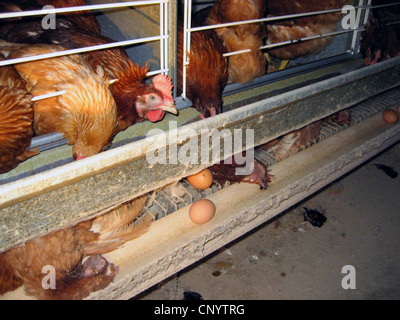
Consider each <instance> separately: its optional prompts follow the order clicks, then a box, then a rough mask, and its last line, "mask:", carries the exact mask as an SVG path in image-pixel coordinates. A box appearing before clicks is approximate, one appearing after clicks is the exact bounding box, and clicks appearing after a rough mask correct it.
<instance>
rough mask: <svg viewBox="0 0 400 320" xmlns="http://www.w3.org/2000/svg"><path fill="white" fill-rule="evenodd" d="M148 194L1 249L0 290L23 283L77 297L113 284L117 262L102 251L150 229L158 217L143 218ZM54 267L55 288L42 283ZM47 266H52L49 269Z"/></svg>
mask: <svg viewBox="0 0 400 320" xmlns="http://www.w3.org/2000/svg"><path fill="white" fill-rule="evenodd" d="M146 202H147V197H146V196H142V197H138V198H136V199H134V200H132V201H131V202H130V203H128V204H125V205H122V206H120V207H119V208H117V209H115V210H112V211H110V212H108V213H106V214H104V215H102V216H99V217H97V218H94V219H92V220H89V221H85V222H81V223H79V224H78V225H76V226H74V227H70V228H66V229H62V230H59V231H55V232H53V233H50V234H48V235H46V236H44V237H40V238H36V239H33V240H30V241H28V242H27V243H26V244H25V245H24V246H21V247H16V248H13V249H10V250H8V251H6V252H4V253H1V254H0V294H4V293H6V292H8V291H11V290H15V289H17V288H18V287H20V286H21V285H24V287H25V292H26V293H27V294H28V295H30V296H33V297H35V298H37V299H46V300H60V299H62V300H77V299H83V298H85V297H87V296H88V295H89V294H90V293H91V292H94V291H97V290H100V289H103V288H105V287H106V286H108V285H109V284H110V283H111V282H112V281H113V279H114V277H115V275H116V274H117V273H118V267H117V266H115V265H113V264H112V263H109V262H108V261H107V260H106V259H105V258H104V257H102V256H101V254H105V253H108V252H110V251H113V250H115V249H117V248H119V247H120V246H121V245H122V244H124V243H125V242H126V241H129V240H132V239H134V238H137V237H139V236H140V235H142V234H143V233H145V232H146V231H147V230H148V228H149V227H150V225H151V223H152V221H153V218H152V217H151V216H150V215H148V214H146V215H144V216H143V217H142V218H140V219H139V220H137V219H136V218H137V217H138V216H139V215H140V214H141V213H142V209H143V207H144V206H145V204H146ZM86 257H89V258H88V259H87V260H84V259H85V258H86ZM46 266H50V267H53V268H54V270H55V276H56V279H55V288H54V289H53V288H48V289H45V288H43V285H42V281H43V280H44V277H45V276H46V274H47V272H48V271H46V272H44V271H43V267H46ZM45 270H47V269H45Z"/></svg>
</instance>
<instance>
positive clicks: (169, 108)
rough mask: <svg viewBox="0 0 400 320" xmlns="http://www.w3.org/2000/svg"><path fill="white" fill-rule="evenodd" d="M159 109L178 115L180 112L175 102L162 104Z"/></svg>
mask: <svg viewBox="0 0 400 320" xmlns="http://www.w3.org/2000/svg"><path fill="white" fill-rule="evenodd" d="M159 109H160V110H163V111H165V112H169V113H172V114H174V115H177V114H178V113H179V111H178V109H177V108H176V107H175V103H173V102H171V103H168V104H165V105H163V106H160V107H159Z"/></svg>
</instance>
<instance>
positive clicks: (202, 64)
mask: <svg viewBox="0 0 400 320" xmlns="http://www.w3.org/2000/svg"><path fill="white" fill-rule="evenodd" d="M190 43H191V46H190V53H189V54H188V59H189V65H188V66H187V71H186V96H187V97H188V98H189V99H190V100H191V101H192V103H193V107H195V108H196V109H197V110H198V111H199V112H200V114H201V117H202V118H208V117H211V116H215V115H216V114H219V113H221V111H222V92H223V90H224V88H225V86H226V84H227V82H228V62H227V59H226V58H225V57H224V56H223V53H224V52H225V49H224V46H223V45H222V42H221V40H220V39H219V38H218V36H217V34H216V33H215V32H214V31H213V30H206V31H198V32H193V33H192V34H191V42H190ZM182 66H183V27H182V25H181V24H180V25H179V27H178V93H179V94H181V93H182V88H183V85H182V83H183V68H182Z"/></svg>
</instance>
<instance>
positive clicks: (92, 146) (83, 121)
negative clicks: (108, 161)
mask: <svg viewBox="0 0 400 320" xmlns="http://www.w3.org/2000/svg"><path fill="white" fill-rule="evenodd" d="M67 86H68V87H67V88H66V91H67V93H65V94H63V95H61V96H60V97H58V103H59V104H60V105H62V106H63V108H62V114H61V116H60V120H61V121H60V122H59V124H58V128H57V130H56V131H58V132H62V133H64V137H65V138H66V139H68V144H72V145H73V148H72V155H73V157H74V159H75V160H80V159H83V158H86V157H89V156H92V155H95V154H97V153H100V152H102V151H105V150H106V149H107V148H108V147H109V146H110V145H111V142H112V139H113V138H114V136H115V134H116V133H117V124H118V120H117V106H116V104H115V101H114V99H113V96H112V94H111V92H110V90H109V89H108V88H107V87H106V85H105V84H104V83H103V81H101V79H100V78H97V77H90V78H86V79H85V80H84V81H80V82H79V86H77V85H69V84H67Z"/></svg>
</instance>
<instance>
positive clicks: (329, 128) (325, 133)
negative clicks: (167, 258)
mask: <svg viewBox="0 0 400 320" xmlns="http://www.w3.org/2000/svg"><path fill="white" fill-rule="evenodd" d="M399 104H400V87H396V88H394V89H390V90H388V91H386V92H384V93H382V94H379V95H377V96H374V97H372V98H370V99H367V100H365V101H363V102H361V103H359V104H357V105H355V106H353V107H351V108H349V109H348V111H349V113H350V114H351V120H350V123H344V124H338V123H337V122H335V121H327V122H323V124H322V128H321V132H320V135H319V138H318V141H319V142H320V141H323V140H325V139H327V138H329V137H330V136H332V135H334V134H337V133H339V132H341V131H343V130H345V129H346V128H348V127H351V126H353V125H355V124H358V123H360V122H361V121H363V120H365V119H366V118H369V117H371V116H373V115H376V114H378V113H380V112H383V111H384V110H385V109H387V108H396V107H397V106H398V105H399ZM282 147H283V148H284V146H282ZM288 153H289V151H288ZM255 158H256V159H257V160H258V161H261V162H262V163H263V164H264V165H266V166H267V167H269V166H271V165H273V164H275V163H277V162H279V161H280V160H278V159H277V158H276V157H275V156H274V153H273V151H271V149H267V150H264V149H262V148H256V150H255ZM276 179H279V177H276ZM229 185H230V183H229V181H227V182H226V183H225V184H224V185H220V184H219V183H217V182H215V181H214V182H213V184H212V185H211V187H210V188H208V189H206V190H198V189H196V188H194V187H193V186H191V185H190V184H189V183H188V182H187V181H186V179H181V180H180V181H177V182H174V183H172V184H169V185H168V186H166V187H163V188H160V189H158V190H155V191H153V192H151V193H149V201H148V204H147V206H146V210H147V211H148V212H150V213H151V214H152V215H153V216H154V217H155V219H160V218H162V217H164V216H166V215H168V214H170V213H173V212H175V211H177V210H179V209H181V208H183V207H185V206H187V205H190V204H192V203H193V202H195V201H197V200H199V199H202V198H204V197H207V196H209V195H211V194H213V193H215V192H218V191H220V190H222V189H223V188H225V187H227V186H229Z"/></svg>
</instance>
